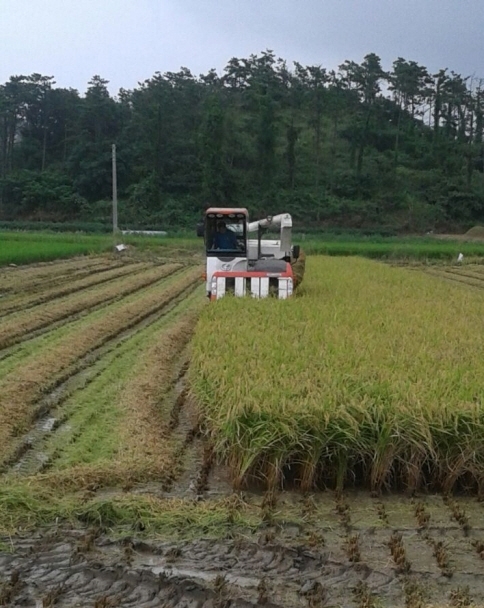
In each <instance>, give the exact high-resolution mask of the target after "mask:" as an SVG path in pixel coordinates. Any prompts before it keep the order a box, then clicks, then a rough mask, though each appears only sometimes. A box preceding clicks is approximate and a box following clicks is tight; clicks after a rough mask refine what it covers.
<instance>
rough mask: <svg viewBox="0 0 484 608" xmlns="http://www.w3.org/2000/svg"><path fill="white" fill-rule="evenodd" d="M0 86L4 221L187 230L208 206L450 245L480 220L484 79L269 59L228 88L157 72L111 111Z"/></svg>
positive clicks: (87, 101) (236, 62) (94, 90)
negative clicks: (452, 235)
mask: <svg viewBox="0 0 484 608" xmlns="http://www.w3.org/2000/svg"><path fill="white" fill-rule="evenodd" d="M108 84H109V82H108V81H107V80H105V79H103V78H102V77H101V76H99V75H95V76H93V78H92V79H91V80H90V81H89V83H88V86H87V90H86V92H85V94H80V93H79V91H77V90H75V89H71V88H70V89H66V88H60V87H56V83H55V77H54V76H46V75H41V74H31V75H15V76H11V77H10V79H9V80H8V81H7V82H6V83H5V84H3V85H0V221H1V222H44V223H45V222H84V223H90V225H92V226H94V225H99V226H103V225H104V226H108V225H109V222H110V218H111V192H112V177H111V148H112V144H116V149H117V181H118V194H119V222H120V227H132V228H142V227H144V228H161V229H164V228H170V229H175V228H176V229H192V228H193V227H194V226H195V224H196V222H197V220H198V219H199V218H200V214H201V213H202V212H203V210H204V209H205V208H206V207H207V206H209V205H221V206H243V207H248V208H249V210H250V212H251V213H252V214H254V215H256V216H261V215H265V214H272V213H280V212H289V213H291V214H292V215H293V217H294V221H295V223H296V225H297V226H299V227H300V228H301V229H304V230H306V231H317V230H324V229H354V230H370V231H371V230H375V231H377V230H380V231H381V232H382V233H384V232H385V231H388V232H396V233H405V232H407V233H411V232H414V233H415V232H417V233H418V232H427V231H430V230H434V231H444V230H447V231H452V230H459V229H462V228H466V227H469V226H471V225H474V224H476V223H479V222H482V220H483V218H484V142H483V134H484V79H482V80H480V79H478V78H476V77H467V76H462V75H460V74H457V73H455V72H453V71H449V69H441V70H439V71H438V72H437V73H435V74H433V73H431V72H429V70H428V69H427V68H426V67H424V66H423V65H420V64H418V63H417V62H415V61H410V60H406V59H403V58H401V57H399V58H397V59H396V60H395V61H394V62H393V64H392V67H391V69H390V70H389V71H385V69H384V68H383V66H382V62H381V59H380V57H378V56H377V55H376V54H374V53H370V54H368V55H366V56H365V57H364V59H363V61H362V62H361V63H357V62H355V61H352V60H347V61H345V62H344V63H343V64H342V65H340V66H339V68H338V69H337V70H328V69H325V68H324V67H322V66H319V65H318V66H316V65H314V66H303V65H301V64H300V63H298V62H294V63H293V64H292V65H291V66H289V65H288V63H287V62H286V61H285V60H283V59H281V58H278V57H276V55H275V54H274V53H273V52H272V51H270V50H266V51H264V52H261V53H259V54H257V55H251V56H250V57H249V58H246V59H238V58H232V59H230V61H229V62H228V63H227V65H226V67H225V68H224V70H223V73H222V74H221V75H220V74H217V72H216V71H215V70H210V71H209V72H208V73H207V74H202V75H199V76H195V75H194V74H192V72H191V71H190V70H189V69H188V68H184V67H183V68H181V69H180V71H178V72H166V73H160V72H156V73H155V74H154V75H153V76H152V77H151V78H150V79H148V80H146V81H144V82H140V83H139V84H138V87H137V88H134V89H133V90H125V89H120V90H119V92H118V94H117V95H115V96H113V95H112V94H110V92H109V89H108Z"/></svg>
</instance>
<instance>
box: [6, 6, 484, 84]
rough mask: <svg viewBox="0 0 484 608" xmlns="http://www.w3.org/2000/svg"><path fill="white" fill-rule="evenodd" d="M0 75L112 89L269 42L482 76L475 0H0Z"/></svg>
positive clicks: (322, 61) (216, 64)
mask: <svg viewBox="0 0 484 608" xmlns="http://www.w3.org/2000/svg"><path fill="white" fill-rule="evenodd" d="M0 28H1V29H0V32H1V34H0V83H4V82H6V81H7V80H8V79H9V78H10V76H12V75H19V74H24V75H28V74H32V73H34V72H37V73H40V74H42V75H45V76H54V77H55V82H56V86H60V87H67V88H68V87H72V88H75V89H77V90H78V91H79V92H80V93H81V94H84V93H85V91H86V88H87V86H88V85H87V83H88V82H89V80H90V79H91V77H92V76H93V75H95V74H98V75H100V76H102V77H103V78H105V79H106V80H109V85H108V88H109V90H110V91H111V93H112V94H113V95H115V94H116V93H117V92H118V91H119V89H120V88H124V89H133V88H135V87H137V86H138V83H139V82H143V81H144V80H146V79H148V78H151V77H152V76H153V75H154V73H155V72H162V73H163V72H167V71H172V72H173V71H178V70H179V69H180V67H182V66H183V67H187V68H189V69H190V70H191V72H192V73H193V74H194V75H199V74H202V73H207V72H208V70H209V69H211V68H215V69H216V70H217V72H218V73H219V74H222V73H223V68H224V67H225V65H226V64H227V62H228V61H229V60H230V59H231V58H232V57H239V58H245V57H248V56H249V55H250V54H260V53H261V52H262V51H264V50H266V49H270V50H272V51H274V53H275V54H276V56H277V57H281V58H283V59H285V60H287V62H288V64H289V65H292V62H293V61H298V62H299V63H302V64H303V65H321V66H322V67H325V68H327V69H336V68H337V67H338V65H340V64H341V63H343V61H345V60H346V59H350V60H353V61H356V62H358V63H360V62H361V61H362V60H363V58H364V56H365V55H366V54H368V53H376V54H377V55H379V56H380V57H381V59H382V64H383V67H384V69H390V68H391V64H392V62H393V61H394V60H395V59H397V58H398V57H403V58H404V59H407V60H413V61H416V62H418V63H419V64H421V65H424V66H425V67H427V68H428V69H429V70H430V71H431V72H436V71H437V70H439V69H441V68H448V69H449V70H454V71H455V72H457V73H459V74H461V75H463V76H475V77H477V78H484V0H0Z"/></svg>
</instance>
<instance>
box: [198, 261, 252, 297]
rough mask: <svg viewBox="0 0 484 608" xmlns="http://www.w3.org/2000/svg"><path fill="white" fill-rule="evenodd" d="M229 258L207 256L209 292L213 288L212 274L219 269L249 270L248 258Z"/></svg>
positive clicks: (230, 270) (232, 270) (228, 270)
mask: <svg viewBox="0 0 484 608" xmlns="http://www.w3.org/2000/svg"><path fill="white" fill-rule="evenodd" d="M227 259H229V258H226V259H224V260H221V259H220V258H215V257H210V258H207V293H208V292H210V291H211V290H212V275H213V273H214V272H217V270H223V271H226V272H234V271H236V270H238V271H239V272H247V258H232V259H230V261H227Z"/></svg>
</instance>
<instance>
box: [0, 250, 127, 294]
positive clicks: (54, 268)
mask: <svg viewBox="0 0 484 608" xmlns="http://www.w3.org/2000/svg"><path fill="white" fill-rule="evenodd" d="M120 264H121V262H120V261H119V260H116V259H111V260H110V259H109V258H108V257H104V256H103V257H101V256H96V257H77V258H73V259H70V260H59V261H56V262H47V263H45V264H35V265H34V264H32V265H29V266H26V267H24V268H6V267H3V268H0V282H1V285H2V292H8V293H10V292H12V293H15V292H18V291H33V290H35V289H36V288H37V287H38V286H39V285H40V286H43V285H44V284H45V283H46V282H52V281H55V280H62V279H65V278H68V277H75V276H78V274H80V273H84V274H87V273H92V272H102V271H104V270H107V269H109V268H114V267H116V266H119V265H120Z"/></svg>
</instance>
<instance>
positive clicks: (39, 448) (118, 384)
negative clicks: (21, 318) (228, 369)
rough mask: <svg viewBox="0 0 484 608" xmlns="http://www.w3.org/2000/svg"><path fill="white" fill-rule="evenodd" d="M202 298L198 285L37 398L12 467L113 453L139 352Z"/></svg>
mask: <svg viewBox="0 0 484 608" xmlns="http://www.w3.org/2000/svg"><path fill="white" fill-rule="evenodd" d="M203 301H204V300H203V298H202V297H201V295H200V287H198V288H197V289H194V290H190V292H189V293H188V295H187V293H186V292H183V293H182V294H180V295H179V296H177V297H176V298H174V299H173V300H171V301H170V302H169V304H167V305H166V306H165V307H164V308H163V309H162V310H161V311H158V312H155V313H154V314H151V315H149V316H148V317H146V318H144V319H143V320H142V321H141V322H140V323H137V324H136V325H134V326H132V327H131V328H130V329H127V330H125V331H123V332H121V333H120V334H117V335H116V336H114V337H113V338H111V339H109V340H108V341H107V342H106V343H105V344H103V345H102V346H100V347H98V348H96V349H94V350H93V351H91V352H89V353H88V354H87V355H86V356H84V357H83V358H82V359H80V360H78V361H77V362H76V365H75V371H74V373H72V374H71V375H70V376H69V377H68V378H67V379H65V380H63V381H62V382H61V383H60V384H58V385H57V386H55V388H54V389H53V390H52V391H50V392H48V393H46V394H45V395H43V396H42V398H41V399H39V400H38V401H37V402H36V403H35V412H36V414H35V420H34V421H33V424H32V426H31V428H30V429H29V430H28V432H27V433H26V434H25V435H24V436H23V437H22V438H21V440H20V442H19V443H18V444H17V449H16V454H15V460H12V461H11V462H10V463H9V465H10V466H9V469H8V470H9V471H12V472H14V473H15V474H20V475H33V474H35V473H38V472H41V471H45V470H46V469H48V468H52V467H54V468H56V469H59V468H64V467H66V466H71V465H72V464H78V463H84V462H95V461H97V460H98V459H102V458H104V457H105V455H106V454H112V453H113V446H114V445H115V442H116V435H115V434H114V433H113V432H112V429H113V428H116V427H117V424H118V422H119V412H118V410H117V403H118V401H119V398H120V397H119V396H120V394H121V393H122V391H123V389H124V385H125V384H126V382H127V381H128V379H129V378H130V376H131V374H132V373H133V370H134V369H135V368H136V365H137V363H138V359H139V353H140V352H143V351H144V350H145V349H147V348H149V346H150V345H151V343H152V342H153V341H154V340H156V339H158V337H159V336H160V335H161V331H160V330H161V329H163V328H166V327H167V326H169V325H170V324H171V323H173V321H174V320H176V319H177V318H179V317H181V315H183V314H185V312H187V311H189V310H192V309H193V308H194V306H195V305H196V304H200V303H201V302H203ZM98 314H99V313H98ZM53 333H55V332H53ZM182 358H183V357H182ZM20 365H22V363H20ZM174 365H175V363H174ZM183 369H185V368H183ZM153 373H154V374H155V375H156V373H157V371H156V370H153ZM177 388H178V383H177ZM170 399H171V397H170Z"/></svg>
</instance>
